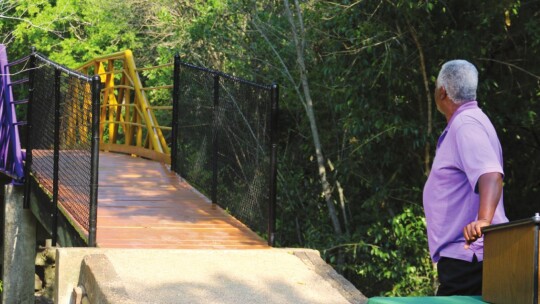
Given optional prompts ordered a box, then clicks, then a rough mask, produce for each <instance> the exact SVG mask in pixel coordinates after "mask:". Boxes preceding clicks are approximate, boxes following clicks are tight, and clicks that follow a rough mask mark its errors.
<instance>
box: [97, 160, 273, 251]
mask: <svg viewBox="0 0 540 304" xmlns="http://www.w3.org/2000/svg"><path fill="white" fill-rule="evenodd" d="M98 189H99V190H98V191H99V192H98V212H97V240H96V242H97V247H101V248H167V249H244V248H249V249H254V248H261V249H262V248H269V247H268V245H267V244H266V241H265V240H264V239H262V238H261V237H259V236H258V235H257V234H256V233H254V232H253V231H251V230H250V229H249V228H247V227H246V226H245V225H244V224H242V223H241V222H240V221H238V220H237V219H235V218H234V217H232V216H231V215H230V214H228V213H227V212H226V211H225V210H223V209H222V208H220V207H219V206H217V205H215V204H212V203H211V202H210V201H209V200H208V199H206V198H205V197H204V196H203V195H202V194H200V193H199V192H197V190H195V189H194V188H193V187H191V186H190V185H189V184H188V183H187V182H185V181H183V180H182V179H181V178H180V177H178V176H177V175H176V174H175V173H174V172H171V171H170V170H169V168H168V167H167V165H165V164H162V163H159V162H156V161H152V160H146V159H143V158H138V157H131V156H129V155H124V154H118V153H110V152H100V155H99V188H98Z"/></svg>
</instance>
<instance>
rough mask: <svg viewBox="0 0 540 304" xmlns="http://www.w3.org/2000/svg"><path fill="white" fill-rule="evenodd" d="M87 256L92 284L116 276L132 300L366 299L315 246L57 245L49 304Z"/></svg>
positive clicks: (61, 299)
mask: <svg viewBox="0 0 540 304" xmlns="http://www.w3.org/2000/svg"><path fill="white" fill-rule="evenodd" d="M91 255H94V257H95V255H101V256H100V258H99V259H104V258H106V259H107V261H100V262H97V263H86V266H85V267H86V268H92V267H93V268H94V269H92V272H94V273H100V276H101V278H102V279H98V280H97V281H96V284H98V285H99V284H106V283H107V282H100V280H105V279H103V278H104V277H110V278H111V279H114V280H119V281H120V282H121V284H122V286H120V285H118V284H116V283H115V286H116V287H115V288H114V289H109V290H125V291H126V292H127V295H128V296H127V297H129V301H132V302H134V303H160V304H164V303H191V304H198V303H200V304H203V303H204V304H207V303H224V304H228V303H231V304H232V303H235V304H236V303H253V304H257V303H261V304H262V303H265V304H266V303H299V304H302V303H306V304H307V303H310V304H313V303H315V304H317V303H321V304H322V303H324V304H327V303H335V304H340V303H343V304H345V303H367V298H366V297H365V296H364V295H362V293H361V292H360V291H358V290H357V289H356V288H355V287H354V286H353V285H352V284H351V283H350V282H348V281H347V280H345V279H344V278H343V277H342V276H340V275H339V274H337V273H336V272H335V271H334V270H333V269H332V268H331V267H330V266H328V265H327V264H326V263H325V262H324V261H323V260H322V259H321V258H320V257H319V253H318V252H317V251H315V250H309V249H275V248H273V249H254V250H196V249H193V250H189V249H175V250H163V249H159V250H158V249H142V250H141V249H102V248H62V249H58V250H57V270H58V272H57V274H58V276H57V285H56V288H57V293H56V295H57V298H55V303H57V304H63V303H70V301H71V300H70V297H71V293H72V291H73V288H74V287H76V285H77V282H78V279H77V280H75V279H74V278H75V277H77V278H78V277H80V273H79V272H80V271H81V266H80V265H81V262H82V260H83V259H84V258H85V257H88V256H91ZM87 260H88V259H87ZM100 265H101V266H100ZM107 265H108V266H107ZM96 267H104V268H107V269H101V270H100V269H95V268H96ZM83 271H85V270H83ZM107 271H109V272H110V275H108V276H107V275H106V273H107ZM69 272H71V273H70V274H69ZM86 288H87V289H88V287H86ZM90 288H92V287H90ZM101 290H107V289H106V288H101ZM110 292H114V291H110ZM109 298H114V297H113V296H110V297H109ZM124 298H126V297H125V296H124ZM111 303H112V302H111Z"/></svg>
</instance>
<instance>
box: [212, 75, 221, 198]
mask: <svg viewBox="0 0 540 304" xmlns="http://www.w3.org/2000/svg"><path fill="white" fill-rule="evenodd" d="M213 115H214V119H213V123H212V194H211V195H212V204H217V183H218V150H219V147H218V136H219V125H220V122H219V119H220V118H219V74H218V73H215V74H214V111H213Z"/></svg>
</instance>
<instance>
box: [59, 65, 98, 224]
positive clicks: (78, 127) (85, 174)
mask: <svg viewBox="0 0 540 304" xmlns="http://www.w3.org/2000/svg"><path fill="white" fill-rule="evenodd" d="M60 96H61V98H60V151H59V153H60V158H59V162H58V169H59V171H58V188H59V194H58V203H59V204H61V205H62V206H63V207H64V208H65V209H66V210H67V211H68V212H69V213H70V214H71V215H72V216H73V218H74V219H75V220H76V221H77V222H78V223H79V224H81V226H82V227H83V228H84V229H86V230H87V231H88V228H89V213H90V190H91V189H90V185H91V156H92V133H91V131H92V100H91V96H92V93H91V85H90V81H88V80H87V79H81V78H79V77H76V76H73V75H67V74H65V73H63V74H62V75H61V78H60Z"/></svg>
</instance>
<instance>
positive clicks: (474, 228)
mask: <svg viewBox="0 0 540 304" xmlns="http://www.w3.org/2000/svg"><path fill="white" fill-rule="evenodd" d="M490 224H491V221H489V220H486V219H482V220H477V221H474V222H472V223H470V224H468V225H467V226H465V228H463V236H464V237H465V240H466V241H467V243H466V244H465V249H469V246H470V245H471V244H472V243H473V242H475V241H476V240H477V239H479V238H480V237H482V227H486V226H489V225H490Z"/></svg>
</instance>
